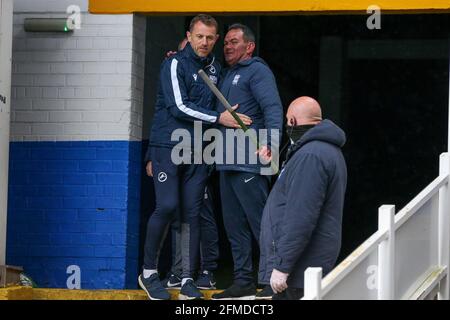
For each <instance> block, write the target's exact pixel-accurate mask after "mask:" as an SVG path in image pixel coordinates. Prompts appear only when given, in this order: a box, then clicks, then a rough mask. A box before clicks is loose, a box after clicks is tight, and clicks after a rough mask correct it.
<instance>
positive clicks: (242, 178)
mask: <svg viewBox="0 0 450 320" xmlns="http://www.w3.org/2000/svg"><path fill="white" fill-rule="evenodd" d="M254 50H255V36H254V34H253V32H252V31H251V30H250V29H249V28H248V27H247V26H245V25H242V24H234V25H231V26H230V27H229V29H228V32H227V34H226V36H225V40H224V55H225V60H226V62H227V64H228V65H229V69H228V70H227V72H226V74H225V76H224V77H223V79H222V80H221V81H220V83H221V84H220V91H221V92H222V93H223V94H224V96H225V97H226V98H227V100H228V102H229V103H230V104H232V105H234V104H237V105H239V112H242V113H243V114H245V115H247V116H249V117H250V118H251V120H252V124H251V126H250V129H254V130H256V131H257V133H258V132H259V130H260V129H267V130H269V132H268V134H267V137H266V138H264V137H263V135H261V136H259V137H258V138H259V142H260V149H259V150H258V151H259V153H260V154H261V156H263V157H264V159H265V160H267V159H268V158H270V154H271V148H272V147H275V146H276V147H277V146H278V144H279V139H280V132H281V129H282V125H283V120H282V119H283V107H282V105H281V100H280V97H279V94H278V90H277V85H276V82H275V77H274V75H273V73H272V71H271V70H270V69H269V67H268V66H267V64H266V63H265V62H264V60H262V59H261V58H258V57H252V55H253V52H254ZM224 110H225V107H224V106H223V105H222V104H221V103H220V102H218V103H217V111H219V112H223V111H224ZM220 129H221V131H222V134H223V137H224V142H225V143H224V145H223V151H224V152H223V154H219V155H216V161H217V162H216V169H217V170H218V171H220V194H221V201H222V209H223V210H222V212H223V221H224V226H225V230H226V233H227V237H228V240H229V242H230V245H231V251H232V255H233V262H234V281H233V284H232V285H231V286H230V287H229V288H228V289H226V290H225V291H223V292H220V293H217V294H214V295H213V296H212V298H213V299H215V300H220V299H252V298H254V297H255V294H256V286H255V284H254V279H253V265H252V238H255V239H256V240H257V241H258V240H259V234H260V225H261V216H262V211H263V208H264V204H265V202H266V199H267V196H268V194H269V186H270V176H268V175H263V174H262V172H263V171H262V169H263V166H262V163H261V162H260V161H258V160H259V159H257V157H256V156H255V157H254V160H255V159H256V160H257V161H251V157H252V156H253V155H254V153H255V151H250V150H251V148H250V146H251V145H250V143H249V141H248V140H247V142H244V143H240V142H239V140H238V139H235V140H234V141H231V142H232V143H229V142H230V140H232V139H233V137H232V138H231V139H229V135H228V133H230V131H231V133H232V134H234V133H235V130H233V129H227V128H225V127H223V126H221V127H220ZM270 130H273V131H275V134H274V135H270ZM234 138H235V137H234ZM241 142H242V141H241ZM254 150H256V148H254ZM272 150H274V149H273V148H272ZM240 152H241V155H243V157H242V158H241V159H239V154H240ZM221 156H223V158H220V157H221ZM239 160H241V161H239ZM269 171H270V170H269ZM273 173H274V172H272V173H271V174H273Z"/></svg>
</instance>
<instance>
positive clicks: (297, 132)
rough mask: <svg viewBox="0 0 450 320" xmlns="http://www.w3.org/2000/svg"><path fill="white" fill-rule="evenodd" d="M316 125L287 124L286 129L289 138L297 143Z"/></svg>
mask: <svg viewBox="0 0 450 320" xmlns="http://www.w3.org/2000/svg"><path fill="white" fill-rule="evenodd" d="M314 126H315V125H314V124H307V125H301V126H287V128H286V131H287V134H288V136H289V138H290V139H291V140H292V141H293V143H296V142H297V141H298V140H300V138H301V137H302V136H303V135H304V134H305V133H306V131H308V130H309V129H311V128H313V127H314Z"/></svg>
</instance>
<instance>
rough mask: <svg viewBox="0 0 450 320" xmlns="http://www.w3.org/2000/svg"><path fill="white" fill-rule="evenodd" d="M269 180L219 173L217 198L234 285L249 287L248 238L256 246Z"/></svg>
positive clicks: (250, 245) (250, 267) (249, 245)
mask: <svg viewBox="0 0 450 320" xmlns="http://www.w3.org/2000/svg"><path fill="white" fill-rule="evenodd" d="M269 187H270V178H269V177H268V176H261V175H259V174H256V173H248V172H239V171H221V172H220V196H221V201H222V214H223V222H224V226H225V230H226V233H227V237H228V240H229V242H230V245H231V252H232V255H233V262H234V283H236V284H237V285H241V286H246V285H248V284H251V283H253V261H252V235H253V237H254V238H255V239H256V240H257V241H258V243H259V233H260V229H261V217H262V213H263V209H264V205H265V203H266V200H267V197H268V195H269Z"/></svg>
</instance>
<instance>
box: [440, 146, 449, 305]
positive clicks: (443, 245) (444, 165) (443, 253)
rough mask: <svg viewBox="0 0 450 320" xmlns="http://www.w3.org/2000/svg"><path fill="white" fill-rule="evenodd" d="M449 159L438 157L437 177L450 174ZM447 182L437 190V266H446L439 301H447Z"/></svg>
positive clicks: (447, 155)
mask: <svg viewBox="0 0 450 320" xmlns="http://www.w3.org/2000/svg"><path fill="white" fill-rule="evenodd" d="M449 161H450V157H449V154H448V152H446V153H442V154H441V156H440V157H439V175H440V176H448V175H449V172H450V162H449ZM449 199H450V194H449V181H447V183H446V184H445V185H444V186H442V187H441V189H440V190H439V219H438V221H439V222H438V224H439V226H438V228H439V240H438V241H439V266H441V267H444V266H447V275H446V276H445V277H444V278H443V279H442V280H441V282H440V286H439V294H438V299H439V300H448V299H449V279H450V277H449V275H448V272H449V271H448V270H449V267H450V266H449V254H450V252H449V251H450V236H449V233H450V218H449V215H450V213H449V209H450V206H449Z"/></svg>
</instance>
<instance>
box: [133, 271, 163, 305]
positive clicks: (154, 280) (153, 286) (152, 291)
mask: <svg viewBox="0 0 450 320" xmlns="http://www.w3.org/2000/svg"><path fill="white" fill-rule="evenodd" d="M138 282H139V286H140V287H141V288H142V289H143V290H144V291H145V292H146V293H147V296H148V297H149V299H150V300H170V294H169V292H167V290H166V289H164V287H163V286H162V285H161V281H160V280H159V276H158V274H157V273H154V274H152V275H151V276H150V277H148V278H144V276H143V275H142V274H141V275H139V277H138Z"/></svg>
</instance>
